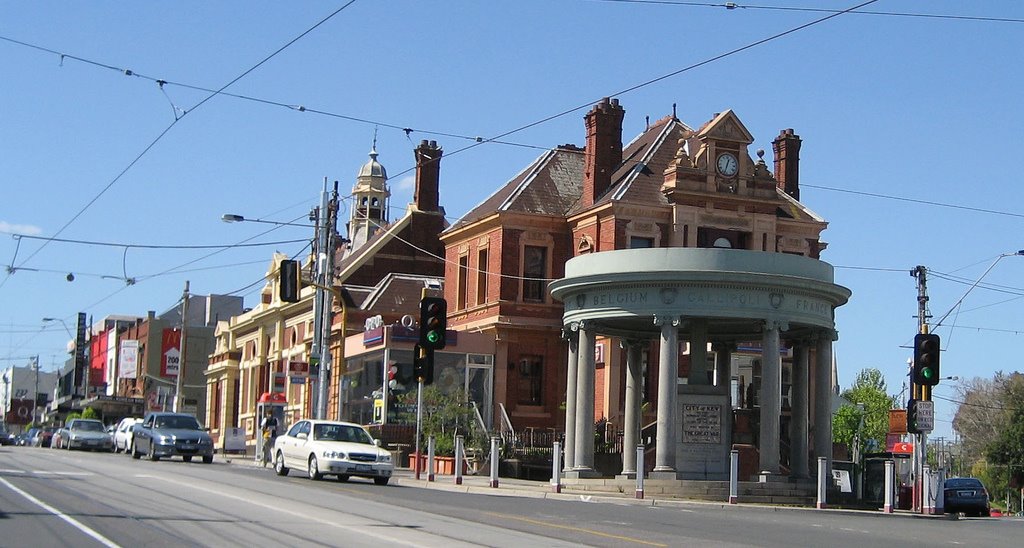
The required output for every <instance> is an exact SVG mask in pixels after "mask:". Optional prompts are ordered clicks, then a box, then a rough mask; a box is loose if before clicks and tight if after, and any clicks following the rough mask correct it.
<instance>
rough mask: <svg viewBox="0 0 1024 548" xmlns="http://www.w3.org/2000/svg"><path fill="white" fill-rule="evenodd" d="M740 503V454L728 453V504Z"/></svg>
mask: <svg viewBox="0 0 1024 548" xmlns="http://www.w3.org/2000/svg"><path fill="white" fill-rule="evenodd" d="M739 501H740V452H739V450H737V449H733V450H732V451H729V504H736V503H738V502H739Z"/></svg>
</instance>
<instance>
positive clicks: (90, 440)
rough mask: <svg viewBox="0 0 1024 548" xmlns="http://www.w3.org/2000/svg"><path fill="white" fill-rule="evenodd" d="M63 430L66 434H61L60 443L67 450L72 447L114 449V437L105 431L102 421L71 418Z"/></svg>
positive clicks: (96, 449)
mask: <svg viewBox="0 0 1024 548" xmlns="http://www.w3.org/2000/svg"><path fill="white" fill-rule="evenodd" d="M64 430H65V432H66V435H62V436H61V440H62V441H61V443H63V444H64V447H66V448H67V449H68V451H70V450H72V449H92V450H95V451H111V450H113V449H114V439H113V438H112V437H110V434H108V433H107V432H106V428H105V427H104V426H103V423H102V422H100V421H98V420H96V419H71V420H70V421H68V424H67V425H66V426H65V427H64Z"/></svg>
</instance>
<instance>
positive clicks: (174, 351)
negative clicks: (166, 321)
mask: <svg viewBox="0 0 1024 548" xmlns="http://www.w3.org/2000/svg"><path fill="white" fill-rule="evenodd" d="M180 365H181V331H179V330H177V329H164V332H163V340H162V341H161V344H160V376H162V377H177V376H178V367H179V366H180Z"/></svg>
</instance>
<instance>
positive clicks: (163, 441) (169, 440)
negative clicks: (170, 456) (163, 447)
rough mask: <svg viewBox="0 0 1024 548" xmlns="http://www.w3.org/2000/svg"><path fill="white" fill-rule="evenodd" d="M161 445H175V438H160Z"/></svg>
mask: <svg viewBox="0 0 1024 548" xmlns="http://www.w3.org/2000/svg"><path fill="white" fill-rule="evenodd" d="M160 443H163V444H171V443H174V436H160Z"/></svg>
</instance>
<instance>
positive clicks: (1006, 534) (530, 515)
mask: <svg viewBox="0 0 1024 548" xmlns="http://www.w3.org/2000/svg"><path fill="white" fill-rule="evenodd" d="M424 485H425V484H424V483H423V482H413V481H412V480H411V479H408V478H399V479H398V480H396V481H394V482H392V485H388V486H386V487H381V486H376V485H374V484H373V483H371V482H367V481H362V480H358V479H353V480H352V481H350V482H348V483H339V482H337V481H334V480H333V479H328V480H324V481H320V482H312V481H310V480H308V479H306V478H305V477H300V475H299V474H295V473H293V474H292V475H290V476H289V477H287V478H281V477H277V476H276V475H275V474H274V473H273V471H272V470H271V469H270V468H255V467H252V466H249V465H239V464H237V461H236V463H234V464H226V463H225V461H224V460H223V459H222V458H221V457H220V456H219V455H218V457H217V459H216V461H215V463H214V464H212V465H203V464H201V463H183V462H182V461H181V460H180V459H176V460H171V461H161V462H148V461H144V460H143V461H137V460H132V459H131V458H130V457H127V456H125V455H118V454H112V453H83V452H77V451H75V452H68V451H60V450H52V449H41V448H30V447H3V448H0V546H39V547H48V546H75V547H78V546H246V547H252V546H274V545H277V546H346V547H347V546H356V547H358V546H384V545H387V546H391V545H405V546H444V547H446V548H447V547H457V546H517V547H523V546H525V547H531V548H532V547H542V546H694V545H700V546H829V547H832V546H857V547H863V546H945V545H965V546H1013V545H1016V542H1017V541H1019V539H1020V538H1022V536H1024V520H1019V519H1008V518H1003V519H967V520H964V519H961V520H948V519H942V518H921V517H918V518H914V517H906V516H887V515H881V514H872V513H854V514H851V513H844V512H822V511H815V510H803V509H790V508H770V507H754V506H745V505H741V506H739V507H736V506H732V507H730V506H728V505H720V504H700V503H694V504H683V503H680V504H670V505H665V506H661V505H653V506H652V505H650V504H646V505H640V504H635V503H633V501H631V500H630V499H627V498H623V499H621V500H619V501H612V502H608V499H600V501H598V500H597V499H592V498H584V497H573V498H569V497H566V500H553V499H541V498H532V497H522V496H494V495H491V494H473V493H464V492H454V491H450V490H446V489H439V488H429V489H428V488H423V486H424ZM438 487H440V486H438ZM496 494H497V493H496ZM501 494H504V495H510V494H514V492H513V491H507V490H506V491H503V492H502V493H501Z"/></svg>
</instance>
